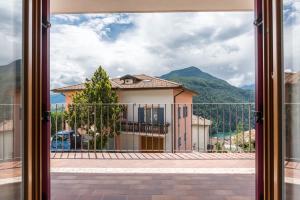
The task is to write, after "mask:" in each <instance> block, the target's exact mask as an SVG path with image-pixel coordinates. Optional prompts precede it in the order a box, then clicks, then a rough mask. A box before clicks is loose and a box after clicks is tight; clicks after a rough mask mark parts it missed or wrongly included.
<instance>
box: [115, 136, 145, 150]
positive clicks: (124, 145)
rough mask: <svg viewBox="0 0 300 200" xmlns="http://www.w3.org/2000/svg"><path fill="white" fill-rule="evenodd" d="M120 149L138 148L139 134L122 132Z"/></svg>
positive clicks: (139, 142) (139, 144)
mask: <svg viewBox="0 0 300 200" xmlns="http://www.w3.org/2000/svg"><path fill="white" fill-rule="evenodd" d="M120 143H121V144H120V146H121V148H120V150H140V146H141V138H140V136H139V135H135V134H127V133H123V134H121V135H120Z"/></svg>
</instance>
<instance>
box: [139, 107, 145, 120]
mask: <svg viewBox="0 0 300 200" xmlns="http://www.w3.org/2000/svg"><path fill="white" fill-rule="evenodd" d="M138 120H139V123H144V108H138Z"/></svg>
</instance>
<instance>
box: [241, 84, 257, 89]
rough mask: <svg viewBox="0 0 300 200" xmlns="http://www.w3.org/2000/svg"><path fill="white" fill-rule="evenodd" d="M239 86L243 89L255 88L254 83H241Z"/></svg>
mask: <svg viewBox="0 0 300 200" xmlns="http://www.w3.org/2000/svg"><path fill="white" fill-rule="evenodd" d="M240 88H242V89H244V90H255V84H249V85H243V86H241V87H240Z"/></svg>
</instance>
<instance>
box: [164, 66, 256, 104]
mask: <svg viewBox="0 0 300 200" xmlns="http://www.w3.org/2000/svg"><path fill="white" fill-rule="evenodd" d="M160 78H163V79H166V80H170V81H174V82H177V83H181V84H183V85H184V86H185V87H187V88H189V89H192V90H194V91H196V92H198V93H199V95H198V96H196V97H195V98H194V100H193V101H194V103H237V102H245V101H249V99H250V101H253V99H254V97H253V93H251V92H250V91H249V90H245V89H242V88H238V87H235V86H233V85H230V84H229V83H228V82H226V81H225V80H222V79H219V78H217V77H214V76H212V75H210V74H208V73H206V72H203V71H201V70H200V69H199V68H197V67H193V66H192V67H188V68H184V69H180V70H175V71H171V72H170V73H167V74H165V75H162V76H161V77H160Z"/></svg>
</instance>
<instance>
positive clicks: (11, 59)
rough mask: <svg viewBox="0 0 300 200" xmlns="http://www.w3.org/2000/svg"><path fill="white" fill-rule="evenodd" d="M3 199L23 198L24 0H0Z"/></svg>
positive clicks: (0, 177) (0, 168)
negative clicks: (22, 82) (22, 71)
mask: <svg viewBox="0 0 300 200" xmlns="http://www.w3.org/2000/svg"><path fill="white" fill-rule="evenodd" d="M0 27H1V28H0V38H1V39H0V199H5V200H11V199H21V198H22V196H21V195H22V194H21V188H22V187H21V180H22V142H21V141H22V127H21V105H22V102H21V99H22V98H21V97H22V93H21V91H22V88H21V85H22V84H21V80H22V78H21V77H22V74H21V68H22V60H21V59H22V0H9V1H0Z"/></svg>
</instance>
